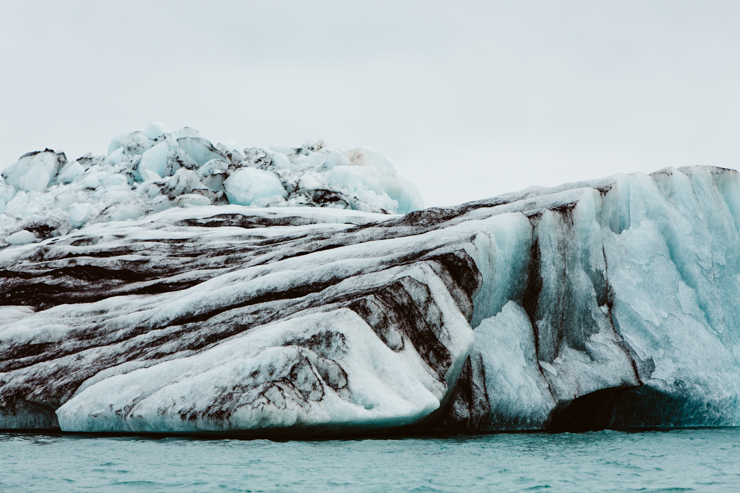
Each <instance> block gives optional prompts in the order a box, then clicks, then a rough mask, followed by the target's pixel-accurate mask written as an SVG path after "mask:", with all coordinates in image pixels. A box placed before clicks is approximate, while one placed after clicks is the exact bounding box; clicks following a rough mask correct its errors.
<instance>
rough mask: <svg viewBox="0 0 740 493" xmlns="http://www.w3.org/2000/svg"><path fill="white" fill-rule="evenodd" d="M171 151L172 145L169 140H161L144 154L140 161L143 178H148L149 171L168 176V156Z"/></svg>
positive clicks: (140, 173) (140, 172)
mask: <svg viewBox="0 0 740 493" xmlns="http://www.w3.org/2000/svg"><path fill="white" fill-rule="evenodd" d="M169 152H170V146H169V145H168V144H167V142H161V143H159V144H157V145H155V146H154V147H152V148H151V149H149V150H148V151H146V152H145V153H144V154H142V155H141V162H140V163H139V175H140V176H141V179H142V180H145V179H147V178H146V176H148V175H146V172H147V171H151V172H153V173H156V174H157V175H158V176H167V175H168V173H167V156H168V154H169Z"/></svg>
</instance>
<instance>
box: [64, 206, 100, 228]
mask: <svg viewBox="0 0 740 493" xmlns="http://www.w3.org/2000/svg"><path fill="white" fill-rule="evenodd" d="M93 211H94V208H93V206H92V205H91V204H88V203H85V202H78V203H74V204H71V205H70V207H69V226H70V227H72V228H79V227H80V226H82V225H84V224H85V222H86V221H87V219H88V218H89V217H90V216H92V213H93Z"/></svg>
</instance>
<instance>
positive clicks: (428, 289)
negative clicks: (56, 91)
mask: <svg viewBox="0 0 740 493" xmlns="http://www.w3.org/2000/svg"><path fill="white" fill-rule="evenodd" d="M158 139H160V140H161V142H158V141H157V140H158ZM164 145H166V148H165V147H160V150H157V147H158V146H164ZM110 147H111V149H110V152H109V154H108V156H92V155H90V156H87V157H85V158H81V159H78V160H76V161H74V162H73V163H67V162H66V161H65V160H63V159H61V158H54V159H57V161H56V162H57V169H56V171H55V173H56V175H52V174H51V172H50V176H51V178H50V182H49V183H51V184H50V185H46V188H45V189H42V190H38V189H28V190H26V189H21V188H17V187H16V185H17V184H18V183H28V181H26V182H23V181H22V176H24V175H23V174H19V171H18V170H22V169H26V168H27V169H28V170H31V169H33V168H34V167H36V166H39V163H38V162H37V163H35V164H32V163H31V161H32V159H26V161H24V164H22V166H17V167H15V168H13V171H12V173H11V172H8V173H4V174H3V176H4V177H5V180H6V181H5V183H4V184H2V187H0V193H1V194H2V195H0V197H1V198H2V199H3V201H4V204H5V210H6V211H9V212H7V213H4V214H3V216H4V217H3V218H0V219H2V221H0V226H2V228H3V229H2V232H3V233H2V236H3V238H4V242H3V243H2V245H0V280H1V281H0V297H1V299H2V300H3V303H2V306H0V315H1V317H0V320H2V322H0V428H4V429H61V430H63V431H73V432H116V433H119V432H122V433H228V434H233V433H239V434H244V436H305V435H310V436H316V435H319V436H336V435H340V436H342V435H348V434H358V433H361V434H364V433H461V432H462V433H481V432H494V431H504V430H549V431H583V430H592V429H603V428H616V429H624V428H641V427H643V428H644V427H650V428H670V427H686V426H738V425H740V403H739V401H738V398H739V397H740V363H739V361H740V174H738V173H737V172H736V171H733V170H727V169H721V168H712V167H688V168H680V169H673V168H668V169H664V170H660V171H658V172H656V173H653V174H650V175H645V174H640V173H637V174H632V175H623V174H620V175H615V176H612V177H608V178H603V179H597V180H592V181H585V182H579V183H572V184H566V185H562V186H559V187H556V188H549V189H545V188H532V189H527V190H524V191H521V192H517V193H512V194H507V195H503V196H500V197H495V198H491V199H487V200H481V201H476V202H469V203H466V204H462V205H459V206H456V207H449V208H428V209H423V208H422V204H421V200H420V198H419V197H418V192H416V191H415V188H412V186H411V185H410V184H409V183H408V182H406V181H405V180H403V179H402V178H400V177H398V176H397V174H396V173H395V171H394V170H393V168H392V166H391V165H390V163H388V162H387V160H385V158H383V157H382V156H380V154H378V153H377V151H374V150H369V148H361V149H356V150H352V151H348V152H346V153H343V152H341V151H337V150H335V149H326V147H325V144H324V143H323V142H322V141H320V140H319V139H314V140H311V141H308V142H306V143H305V144H304V146H303V147H301V148H300V149H293V150H290V149H287V148H278V147H275V148H271V149H268V150H264V149H255V148H248V149H245V150H244V151H243V152H241V151H238V150H236V149H233V148H232V147H233V146H225V145H220V144H219V145H213V144H211V143H210V142H208V141H206V140H205V139H202V138H201V137H199V136H198V134H197V133H196V132H195V131H194V130H192V129H184V130H181V131H179V132H172V133H167V132H166V131H165V130H164V128H163V127H162V126H161V125H150V126H148V127H146V128H145V129H144V130H143V131H140V132H135V133H132V134H127V135H124V136H119V137H116V138H114V139H113V142H112V143H111V146H110ZM164 150H166V151H167V152H166V153H165V152H164ZM152 151H156V152H155V154H150V158H147V161H144V160H143V156H144V155H145V154H147V153H151V152H152ZM47 154H48V157H45V158H43V159H44V160H46V161H43V163H42V164H41V166H44V169H49V168H46V164H44V163H46V162H47V161H48V162H49V163H52V156H59V154H57V153H53V152H51V151H49V153H47ZM27 156H28V155H27ZM32 157H33V156H32ZM38 161H39V162H41V158H38ZM63 161H65V162H64V163H63ZM142 162H145V163H149V164H146V166H144V168H142V167H141V163H142ZM74 163H76V165H75V166H74V167H71V166H72V164H74ZM52 164H53V163H52ZM50 169H52V171H53V170H54V166H53V165H52V166H51V168H50ZM81 170H82V171H81ZM142 170H143V171H144V173H143V174H142ZM347 170H349V171H347ZM160 171H161V172H162V174H160ZM64 173H66V174H64ZM137 173H138V174H137ZM63 174H64V179H60V178H59V177H60V176H62V175H63ZM154 175H156V176H154ZM93 185H96V186H95V187H93ZM30 188H32V187H30ZM319 192H321V193H319ZM5 198H8V200H7V201H6V200H5ZM381 205H382V207H381ZM385 206H388V207H390V208H387V207H385ZM393 207H396V209H393ZM407 209H408V210H407ZM19 211H23V212H19Z"/></svg>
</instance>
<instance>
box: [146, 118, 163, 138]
mask: <svg viewBox="0 0 740 493" xmlns="http://www.w3.org/2000/svg"><path fill="white" fill-rule="evenodd" d="M142 133H143V134H144V136H146V137H147V138H148V139H152V140H156V139H158V138H160V137H162V136H163V135H164V134H166V133H167V131H166V130H165V128H164V125H162V124H161V123H157V122H152V123H150V124H148V125H147V126H146V127H144V130H143V132H142Z"/></svg>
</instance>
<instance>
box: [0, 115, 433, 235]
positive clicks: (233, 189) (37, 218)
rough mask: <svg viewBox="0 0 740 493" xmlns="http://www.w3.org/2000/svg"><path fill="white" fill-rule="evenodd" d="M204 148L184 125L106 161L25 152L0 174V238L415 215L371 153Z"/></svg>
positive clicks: (385, 165)
mask: <svg viewBox="0 0 740 493" xmlns="http://www.w3.org/2000/svg"><path fill="white" fill-rule="evenodd" d="M235 147H236V146H235V145H234V144H231V145H224V144H213V143H212V142H210V141H209V140H207V139H204V138H203V137H201V136H200V134H199V133H198V131H197V130H194V129H192V128H189V127H186V128H183V129H181V130H178V131H175V132H166V131H165V129H164V127H163V126H162V125H161V124H157V123H151V124H149V125H147V126H146V127H145V128H144V130H139V131H135V132H130V133H126V134H122V135H119V136H116V137H114V138H113V139H112V140H111V143H110V146H109V149H108V154H107V155H101V156H94V155H92V154H87V155H85V156H83V157H81V158H79V159H77V160H75V161H71V162H69V161H68V160H67V157H66V155H65V154H64V153H62V152H55V151H53V150H51V149H46V150H44V151H37V152H30V153H28V154H25V155H24V156H22V157H21V158H20V159H19V160H18V162H17V163H15V164H13V165H11V166H9V167H8V168H6V169H5V170H3V172H2V178H0V239H2V240H4V241H5V242H6V243H9V244H13V245H16V244H25V243H30V242H33V241H36V240H39V239H43V238H48V237H51V236H59V235H62V234H66V233H69V232H70V231H72V230H75V229H78V228H80V227H83V226H85V225H86V224H92V223H96V222H104V221H121V220H130V219H136V218H140V217H143V216H146V215H149V214H153V213H157V212H160V211H163V210H166V209H169V208H171V207H191V206H205V205H225V204H238V205H246V206H258V207H299V206H309V207H332V208H339V209H353V210H359V211H366V212H377V213H385V214H406V213H408V212H412V211H415V210H419V209H421V208H422V206H423V205H422V199H421V195H420V194H419V191H418V190H417V189H416V187H415V186H414V185H413V184H412V183H411V182H409V181H407V180H405V179H403V178H402V177H400V176H399V175H398V174H397V173H396V171H395V169H394V168H393V165H391V163H390V162H389V161H388V160H387V159H386V158H384V157H383V156H382V155H381V154H380V153H379V152H378V151H376V150H374V149H372V148H370V147H363V148H359V149H352V150H349V151H347V152H342V151H340V150H337V149H332V148H329V147H327V146H326V145H325V144H324V142H323V141H322V140H321V139H310V140H308V141H306V142H305V143H304V144H303V146H301V147H298V148H288V147H273V148H271V149H260V148H256V147H251V148H247V149H244V150H243V151H240V150H238V149H236V148H235Z"/></svg>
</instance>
